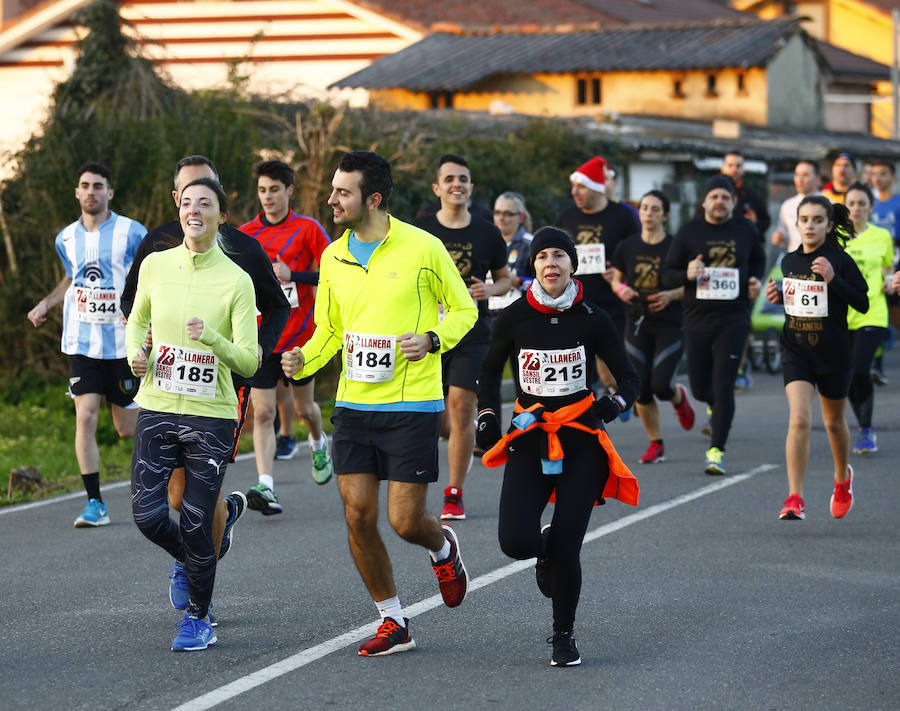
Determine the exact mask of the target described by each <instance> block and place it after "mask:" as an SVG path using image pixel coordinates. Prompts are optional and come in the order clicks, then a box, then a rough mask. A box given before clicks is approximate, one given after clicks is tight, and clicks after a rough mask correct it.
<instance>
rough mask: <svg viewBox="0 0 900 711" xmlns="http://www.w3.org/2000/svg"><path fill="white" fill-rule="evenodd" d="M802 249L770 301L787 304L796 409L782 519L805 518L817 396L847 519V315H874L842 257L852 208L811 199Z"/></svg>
mask: <svg viewBox="0 0 900 711" xmlns="http://www.w3.org/2000/svg"><path fill="white" fill-rule="evenodd" d="M797 227H798V228H799V230H800V238H801V240H802V241H801V245H800V248H799V249H797V250H796V251H794V252H791V253H790V254H788V255H786V256H785V258H784V260H783V261H782V263H781V270H782V272H783V273H784V280H783V282H782V286H781V289H779V288H778V285H777V284H776V283H775V281H773V280H772V279H769V282H768V284H767V285H766V298H767V299H768V300H769V301H770V302H771V303H773V304H782V303H783V304H784V312H785V322H784V329H783V331H782V333H781V342H782V345H783V346H784V357H783V360H782V363H783V367H784V393H785V395H786V396H787V400H788V406H789V408H790V420H789V424H788V433H787V439H786V441H785V446H784V449H785V458H786V460H787V475H788V488H789V490H790V491H789V493H788V497H787V499H785V501H784V505H783V508H782V509H781V513H780V514H779V518H781V519H783V520H791V519H802V518H805V517H806V506H805V503H804V501H803V479H804V477H805V476H806V465H807V463H808V462H809V446H810V445H809V435H810V427H811V424H810V423H811V421H812V401H813V394H814V393H815V391H816V389H818V391H819V403H820V404H821V406H822V420H823V421H824V423H825V431H826V432H827V433H828V444H829V445H830V447H831V456H832V458H833V459H834V494H833V495H832V497H831V515H832V516H834V517H835V518H843V517H844V516H845V515H846V514H847V513H848V512H849V511H850V508H851V507H852V506H853V490H852V484H853V468H852V467H851V466H850V465H849V463H848V459H849V455H850V430H849V428H848V427H847V420H846V419H845V417H844V404H845V403H846V398H847V393H848V392H849V390H850V379H851V370H850V332H849V331H848V330H847V307H848V306H850V307H852V308H854V309H856V310H857V311H860V312H865V311H866V310H868V308H869V298H868V296H867V295H866V289H867V286H866V281H865V279H864V278H863V276H862V273H861V272H860V271H859V268H858V267H857V266H856V263H855V262H854V261H853V258H852V257H851V256H850V255H849V254H847V253H846V252H845V251H844V241H845V240H846V239H850V238H852V237H853V235H854V229H853V222H852V221H851V220H850V215H849V213H848V211H847V208H846V207H844V206H843V205H840V204H837V205H832V204H831V203H830V202H829V201H828V199H827V198H825V197H824V196H822V195H808V196H807V197H805V198H803V200H801V201H800V206H799V207H798V209H797Z"/></svg>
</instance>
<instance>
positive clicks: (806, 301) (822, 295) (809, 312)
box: [782, 279, 828, 318]
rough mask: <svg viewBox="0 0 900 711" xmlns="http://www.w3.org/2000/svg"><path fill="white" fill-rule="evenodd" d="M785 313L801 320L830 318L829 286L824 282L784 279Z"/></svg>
mask: <svg viewBox="0 0 900 711" xmlns="http://www.w3.org/2000/svg"><path fill="white" fill-rule="evenodd" d="M782 288H783V289H784V312H785V313H786V314H788V315H789V316H798V317H800V318H824V317H826V316H828V285H827V284H826V283H825V282H824V281H809V280H807V279H784V280H783V281H782Z"/></svg>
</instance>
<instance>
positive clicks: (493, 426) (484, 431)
mask: <svg viewBox="0 0 900 711" xmlns="http://www.w3.org/2000/svg"><path fill="white" fill-rule="evenodd" d="M500 436H501V435H500V421H499V420H498V419H497V415H496V413H495V412H494V411H493V410H482V411H481V412H480V413H478V424H477V425H476V426H475V446H476V447H478V449H481V450H483V451H485V452H487V451H488V450H489V449H490V448H491V447H493V446H494V445H495V444H497V442H498V441H499V440H500Z"/></svg>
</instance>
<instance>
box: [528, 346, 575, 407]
mask: <svg viewBox="0 0 900 711" xmlns="http://www.w3.org/2000/svg"><path fill="white" fill-rule="evenodd" d="M518 365H519V385H520V387H521V388H522V391H523V392H526V393H528V394H529V395H542V396H548V395H549V396H559V395H569V394H571V393H575V392H578V391H580V390H584V389H586V388H587V377H586V376H587V358H586V356H585V352H584V346H578V348H570V349H563V350H554V351H542V350H533V349H524V348H523V349H522V350H520V351H519V357H518Z"/></svg>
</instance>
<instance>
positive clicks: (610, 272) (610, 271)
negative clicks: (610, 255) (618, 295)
mask: <svg viewBox="0 0 900 711" xmlns="http://www.w3.org/2000/svg"><path fill="white" fill-rule="evenodd" d="M603 278H604V279H606V281H607V282H609V283H610V284H612V283H613V279H615V278H616V270H615V268H614V267H613V265H612V264H610V263H609V262H607V263H606V269H605V270H604V271H603Z"/></svg>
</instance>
